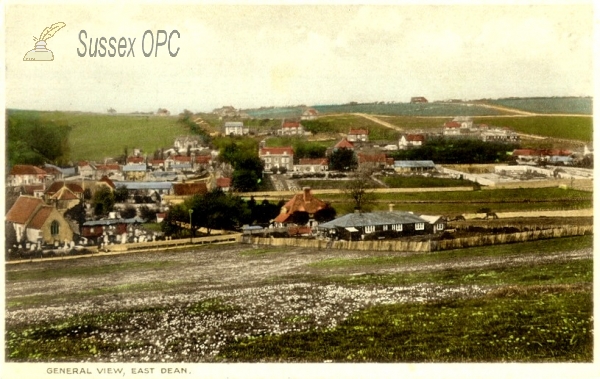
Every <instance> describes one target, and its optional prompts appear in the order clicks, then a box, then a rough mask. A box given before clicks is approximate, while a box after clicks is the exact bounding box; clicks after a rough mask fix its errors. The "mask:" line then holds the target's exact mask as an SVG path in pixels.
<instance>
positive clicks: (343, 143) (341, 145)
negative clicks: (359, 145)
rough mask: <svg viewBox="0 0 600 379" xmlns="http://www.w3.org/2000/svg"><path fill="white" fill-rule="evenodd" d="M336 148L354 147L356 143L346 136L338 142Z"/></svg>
mask: <svg viewBox="0 0 600 379" xmlns="http://www.w3.org/2000/svg"><path fill="white" fill-rule="evenodd" d="M334 148H335V149H342V148H345V149H354V145H353V144H352V142H350V141H348V140H347V139H346V138H344V139H342V140H341V141H340V142H338V143H336V144H335V146H334Z"/></svg>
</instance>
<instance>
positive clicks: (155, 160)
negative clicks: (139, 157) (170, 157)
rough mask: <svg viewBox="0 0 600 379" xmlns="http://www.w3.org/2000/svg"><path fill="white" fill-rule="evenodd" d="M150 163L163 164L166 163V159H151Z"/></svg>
mask: <svg viewBox="0 0 600 379" xmlns="http://www.w3.org/2000/svg"><path fill="white" fill-rule="evenodd" d="M150 164H151V165H161V164H165V160H164V159H151V160H150Z"/></svg>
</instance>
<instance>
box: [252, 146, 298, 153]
mask: <svg viewBox="0 0 600 379" xmlns="http://www.w3.org/2000/svg"><path fill="white" fill-rule="evenodd" d="M267 154H269V155H283V154H287V155H294V149H293V148H292V147H291V146H286V147H263V148H262V149H260V151H259V154H258V155H267Z"/></svg>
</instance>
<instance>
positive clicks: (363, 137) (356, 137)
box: [348, 129, 369, 142]
mask: <svg viewBox="0 0 600 379" xmlns="http://www.w3.org/2000/svg"><path fill="white" fill-rule="evenodd" d="M348 141H350V142H369V131H368V130H366V129H350V131H349V132H348Z"/></svg>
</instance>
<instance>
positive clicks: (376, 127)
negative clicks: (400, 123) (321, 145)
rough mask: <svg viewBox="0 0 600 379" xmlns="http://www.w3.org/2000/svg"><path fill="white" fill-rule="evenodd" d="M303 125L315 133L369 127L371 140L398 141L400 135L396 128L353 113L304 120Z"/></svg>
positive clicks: (339, 131)
mask: <svg viewBox="0 0 600 379" xmlns="http://www.w3.org/2000/svg"><path fill="white" fill-rule="evenodd" d="M302 125H304V127H305V129H306V130H308V131H311V132H312V133H314V134H328V133H340V134H348V132H349V131H350V129H367V130H368V131H369V140H370V141H377V140H391V141H397V139H398V138H399V136H400V133H399V132H398V131H396V130H393V129H390V128H386V127H385V126H383V125H380V124H377V123H375V122H373V121H371V120H368V119H366V118H364V117H360V116H356V115H351V114H344V115H335V116H334V115H332V116H323V117H319V118H318V119H316V120H306V121H302Z"/></svg>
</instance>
